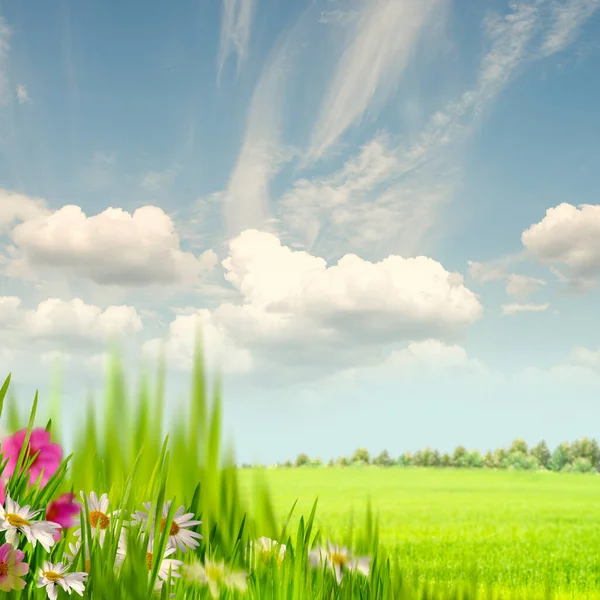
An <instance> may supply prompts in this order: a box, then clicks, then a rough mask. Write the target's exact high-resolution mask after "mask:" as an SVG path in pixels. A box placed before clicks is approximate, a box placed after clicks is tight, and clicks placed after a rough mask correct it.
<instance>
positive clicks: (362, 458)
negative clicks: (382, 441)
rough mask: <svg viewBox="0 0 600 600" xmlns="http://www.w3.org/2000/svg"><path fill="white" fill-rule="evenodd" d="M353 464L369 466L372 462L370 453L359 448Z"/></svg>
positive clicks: (353, 457)
mask: <svg viewBox="0 0 600 600" xmlns="http://www.w3.org/2000/svg"><path fill="white" fill-rule="evenodd" d="M352 462H363V463H366V464H367V465H368V464H369V463H370V462H371V457H370V456H369V451H368V450H367V449H366V448H358V449H357V450H356V451H355V452H354V455H353V456H352Z"/></svg>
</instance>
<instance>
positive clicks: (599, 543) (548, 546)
mask: <svg viewBox="0 0 600 600" xmlns="http://www.w3.org/2000/svg"><path fill="white" fill-rule="evenodd" d="M201 349H202V341H201V337H200V336H198V338H197V344H196V354H195V359H194V367H193V373H192V391H191V395H190V400H189V404H188V406H187V409H186V410H181V409H178V410H180V413H179V414H178V415H176V418H175V419H174V420H173V422H172V423H171V424H170V426H169V428H168V429H169V435H168V438H167V439H165V438H164V434H165V432H166V430H167V427H166V419H165V411H166V410H168V408H169V405H168V402H166V400H165V367H164V354H161V357H160V360H159V365H158V368H157V369H156V371H155V373H154V374H153V377H152V378H151V377H149V376H148V375H147V374H146V375H145V376H144V377H143V378H142V381H141V385H140V389H139V392H138V394H137V398H136V400H135V401H134V402H130V401H129V398H128V397H127V393H126V387H125V374H124V373H123V371H122V367H121V365H120V361H119V358H118V353H117V352H116V347H113V353H112V357H111V361H110V365H109V368H108V372H107V386H106V390H105V398H104V402H103V403H102V404H103V410H101V411H100V410H98V405H97V404H96V403H95V402H94V399H93V398H89V399H88V409H87V415H86V419H85V422H84V423H82V426H81V428H80V430H79V431H78V432H77V435H76V437H75V443H74V454H73V457H72V459H71V461H70V465H69V470H68V471H67V474H66V476H65V477H64V478H63V479H62V481H60V485H59V488H58V490H56V493H60V492H62V491H70V490H72V489H73V490H75V491H76V492H78V491H79V490H83V491H84V492H86V493H89V492H91V491H92V490H94V491H96V492H98V494H101V493H103V492H107V493H108V494H109V498H110V500H111V510H114V509H115V508H118V507H123V508H127V509H128V510H131V511H133V510H135V509H139V508H140V507H141V504H142V502H145V501H153V502H155V503H156V504H157V505H159V506H160V505H162V500H163V499H173V500H174V502H173V505H178V504H184V505H185V506H186V507H187V508H189V510H190V511H192V512H194V513H195V514H196V515H198V517H199V518H200V519H201V520H202V521H203V524H202V525H201V526H200V528H199V529H198V530H199V531H200V533H202V535H203V536H204V539H203V540H202V542H201V544H200V547H199V548H198V549H197V552H196V554H197V557H198V558H200V559H202V560H203V559H204V558H206V556H207V555H210V556H211V557H216V558H220V557H223V558H225V559H226V560H228V561H229V560H230V559H232V563H233V565H234V566H238V567H240V568H245V567H246V566H247V565H245V563H244V561H243V558H242V555H243V552H242V550H243V547H245V546H246V544H247V542H248V541H249V540H251V539H256V538H258V537H259V536H266V537H270V538H274V539H279V540H280V541H282V542H283V543H286V544H287V545H288V554H287V557H288V558H286V561H284V568H282V570H281V572H279V571H277V570H275V572H274V575H275V581H274V583H273V584H270V583H269V582H268V580H267V579H266V575H265V574H264V573H262V574H261V573H258V574H254V575H253V576H252V577H251V578H250V580H249V596H250V597H253V598H273V599H276V598H285V599H286V600H296V599H297V600H305V599H307V598H335V599H338V598H340V599H341V598H348V599H351V598H382V599H386V600H387V599H388V598H406V599H407V600H408V599H413V598H414V599H415V600H417V599H420V600H424V599H425V598H431V599H433V598H436V599H441V598H445V599H448V600H450V599H456V600H458V599H459V598H461V599H462V600H469V599H470V598H474V597H475V591H476V590H477V589H478V586H483V587H482V588H481V589H482V590H483V589H484V588H485V587H486V586H487V587H489V586H491V585H494V586H495V589H496V591H494V592H487V593H486V594H485V597H489V598H495V599H497V600H500V599H501V598H515V599H516V598H527V599H528V600H532V599H534V598H546V597H548V590H549V588H551V589H552V592H553V597H554V598H557V599H561V600H567V599H569V600H575V599H580V598H590V599H592V598H600V593H598V592H597V590H599V589H600V585H599V584H600V574H599V567H598V559H597V556H598V550H599V549H600V533H599V532H600V529H599V528H598V525H599V524H600V518H599V517H598V516H597V515H598V511H597V506H598V502H597V500H598V498H599V496H600V488H599V483H600V482H599V481H598V479H597V478H592V477H577V476H569V475H564V474H556V475H555V474H538V473H533V474H532V473H505V472H498V473H495V472H483V471H477V472H469V471H452V470H444V471H442V470H433V469H423V470H419V469H394V468H391V469H363V470H361V469H346V470H341V469H335V468H328V469H326V468H321V469H294V470H286V469H282V470H273V471H271V470H269V471H266V470H260V471H255V472H252V471H238V470H237V469H236V468H235V466H234V457H233V451H232V449H231V448H227V449H225V450H223V448H222V440H221V395H220V389H221V387H220V381H219V380H218V379H217V381H216V383H215V385H214V388H213V390H212V393H210V394H209V391H208V390H207V385H206V376H205V372H204V367H203V357H202V352H201ZM59 388H60V385H59V384H58V383H56V385H55V388H54V392H53V394H52V397H51V409H50V410H51V415H52V424H51V426H52V431H53V433H54V436H55V437H56V433H57V431H59V430H60V415H61V406H60V393H59ZM7 413H8V419H7V420H8V429H9V430H10V431H16V430H18V429H21V428H23V427H25V426H26V423H24V422H22V421H21V419H20V417H19V411H18V410H17V403H16V399H15V398H14V397H13V396H9V397H8V402H7ZM42 426H46V423H43V424H42ZM59 479H60V478H57V482H58V481H59ZM316 496H318V497H319V503H318V510H317V506H316V503H315V497H316ZM297 498H298V499H299V502H298V505H297V506H296V507H295V512H294V515H293V516H291V517H290V508H292V506H293V504H294V501H295V500H296V499H297ZM368 500H372V501H373V508H374V510H375V511H376V512H377V513H378V515H379V519H377V518H375V516H374V515H373V513H371V511H370V510H369V509H368V504H367V501H368ZM365 505H367V511H366V513H365ZM173 508H174V507H173ZM353 508H354V509H356V510H357V511H359V513H360V514H359V516H358V517H356V514H355V513H353V511H352V509H353ZM309 513H310V516H309V517H308V519H307V518H306V515H308V514H309ZM302 515H303V516H302ZM286 517H287V518H288V519H290V525H289V528H286V527H285V525H284V521H285V520H286ZM313 518H314V524H313ZM379 526H381V529H380V528H379ZM319 533H321V534H322V535H321V537H320V539H321V542H322V543H325V542H326V541H327V539H328V538H331V539H332V541H334V542H341V543H342V544H345V545H348V546H350V547H352V548H353V550H354V551H355V552H356V553H359V554H369V555H371V556H375V560H374V563H373V569H372V574H371V577H370V578H369V580H368V581H367V580H364V581H363V580H361V578H360V576H359V577H357V578H352V577H351V578H345V579H344V580H343V582H342V585H341V586H339V587H337V588H334V587H333V584H332V583H331V581H329V580H327V581H326V580H325V579H324V578H323V573H322V572H321V573H319V571H318V570H317V572H314V571H312V572H311V573H310V576H309V572H308V571H306V569H305V568H304V567H303V561H298V560H296V561H294V556H304V557H305V556H306V553H307V552H308V550H309V548H311V547H312V546H313V544H314V541H315V539H316V538H317V536H318V534H319ZM380 541H381V543H382V547H383V548H384V549H385V550H388V551H389V554H388V555H389V558H390V561H388V560H386V554H387V553H384V554H381V553H378V548H379V542H380ZM114 551H115V547H114V546H111V545H110V544H108V545H106V547H105V548H104V549H103V550H102V556H103V557H104V558H103V559H102V560H98V559H97V558H95V559H94V560H92V563H93V565H95V566H93V570H92V574H93V573H94V572H95V573H96V574H97V575H98V576H99V577H97V578H93V577H92V575H91V576H90V580H92V579H94V580H95V583H94V584H91V586H90V590H92V591H93V593H92V594H91V595H90V596H89V597H92V598H116V597H123V598H125V597H127V598H130V597H131V598H133V597H136V598H137V597H140V598H141V597H145V596H144V594H145V593H146V591H147V590H146V584H145V582H143V585H141V584H140V583H139V582H138V583H135V584H134V583H133V581H134V580H133V579H131V582H130V583H128V584H127V586H129V587H127V586H125V587H124V583H123V581H119V580H118V579H116V578H115V575H114V573H113V572H112V570H111V566H110V565H111V564H112V560H113V559H114ZM144 552H145V549H144V548H143V547H142V546H140V548H139V553H140V557H141V558H140V564H141V566H142V568H143V564H142V563H143V553H144ZM111 555H112V558H110V556H111ZM109 558H110V560H109ZM286 565H287V566H286ZM134 571H135V569H134V570H133V571H132V573H133V572H134ZM131 577H133V574H132V575H131ZM459 584H461V585H462V586H466V588H465V589H466V591H463V592H460V591H457V589H458V588H459V587H460V585H459ZM432 585H433V586H434V588H431V589H427V586H432ZM136 586H137V587H136ZM423 586H425V588H424V587H423ZM133 588H135V589H137V590H138V591H136V592H134V590H133ZM138 588H139V589H138ZM176 589H177V590H179V591H181V589H180V587H179V584H178V588H176ZM205 592H206V590H205V591H202V592H197V593H193V594H192V593H189V592H185V594H184V595H182V594H183V592H182V593H178V597H185V598H204V597H208V596H207V595H206V593H205ZM125 594H126V595H125ZM38 596H39V597H40V598H41V597H43V596H40V595H39V594H37V595H32V596H28V597H31V598H34V597H36V598H37V597H38ZM225 597H229V596H228V595H226V594H225V595H223V598H225ZM231 597H233V596H231ZM480 597H482V596H481V595H480Z"/></svg>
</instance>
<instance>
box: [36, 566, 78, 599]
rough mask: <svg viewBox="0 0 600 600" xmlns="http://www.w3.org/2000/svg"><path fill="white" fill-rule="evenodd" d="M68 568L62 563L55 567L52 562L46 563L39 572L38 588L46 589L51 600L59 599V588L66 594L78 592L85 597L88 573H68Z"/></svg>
mask: <svg viewBox="0 0 600 600" xmlns="http://www.w3.org/2000/svg"><path fill="white" fill-rule="evenodd" d="M67 568H68V567H67V566H66V565H64V564H63V563H62V562H59V563H56V564H55V565H53V564H52V563H51V562H47V561H46V562H44V564H43V565H42V568H41V569H40V571H39V576H38V582H37V586H38V587H39V588H40V587H44V586H45V587H46V593H47V594H48V598H49V599H50V600H56V598H57V597H58V586H60V587H61V588H62V589H63V590H65V592H68V593H69V594H71V591H72V590H73V591H75V592H77V593H78V594H79V595H80V596H83V592H84V590H85V585H84V581H86V579H87V573H80V572H78V573H67V572H66V571H67Z"/></svg>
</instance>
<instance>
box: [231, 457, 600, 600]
mask: <svg viewBox="0 0 600 600" xmlns="http://www.w3.org/2000/svg"><path fill="white" fill-rule="evenodd" d="M256 476H257V472H256V471H252V470H248V471H241V472H240V481H241V484H242V487H243V489H248V490H250V489H252V487H253V485H254V483H253V482H254V481H255V479H256ZM260 477H261V478H264V479H265V481H266V482H267V483H268V486H269V488H270V494H271V498H272V500H273V504H274V507H275V511H276V514H277V516H278V518H282V516H283V515H284V514H286V512H287V510H288V509H289V506H290V505H291V504H292V503H293V502H294V501H295V500H296V498H298V505H297V510H298V512H299V513H304V514H307V513H308V511H309V510H310V507H311V505H312V503H313V501H314V497H315V495H317V494H318V497H319V504H318V510H317V513H316V518H315V525H316V526H317V527H318V528H319V529H321V530H326V531H330V532H332V533H333V534H334V537H337V536H339V535H340V534H341V535H345V534H346V532H347V530H348V522H349V519H350V518H351V517H352V513H354V525H353V530H354V531H355V532H356V533H360V532H361V530H362V524H361V523H360V516H361V515H362V514H363V513H364V507H365V505H366V503H367V501H368V499H369V498H370V499H371V502H372V507H373V510H374V512H376V513H377V514H378V515H379V525H380V531H379V539H380V541H381V544H382V547H383V548H384V549H385V550H387V551H388V552H389V553H390V554H391V555H393V556H396V557H397V558H398V559H399V564H400V567H401V570H402V573H403V574H404V575H406V576H407V577H408V578H409V579H411V580H414V579H416V580H419V581H422V582H441V583H450V584H452V583H458V582H468V581H473V580H474V578H476V580H477V581H478V582H479V583H480V584H483V585H487V586H493V587H495V588H496V589H497V590H499V591H500V590H503V591H511V592H522V593H523V596H524V597H528V596H529V594H530V593H532V594H536V595H537V594H538V593H543V592H544V590H545V589H547V588H548V587H549V588H550V589H551V590H552V592H553V596H554V597H556V598H565V599H566V598H573V599H575V598H582V599H583V598H594V597H600V477H598V476H594V475H580V474H570V473H550V472H545V471H534V472H518V471H512V472H511V471H487V470H482V469H477V470H462V469H461V470H459V469H456V470H454V469H431V468H428V469H425V468H402V467H392V468H381V467H359V468H337V467H336V468H326V467H320V468H310V467H308V468H290V469H284V468H282V469H261V470H260ZM250 497H251V496H250ZM357 521H358V522H357Z"/></svg>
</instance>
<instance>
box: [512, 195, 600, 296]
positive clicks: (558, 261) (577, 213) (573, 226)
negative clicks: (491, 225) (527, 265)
mask: <svg viewBox="0 0 600 600" xmlns="http://www.w3.org/2000/svg"><path fill="white" fill-rule="evenodd" d="M521 241H522V243H523V246H524V247H525V248H526V250H527V252H528V253H529V254H530V255H531V256H533V257H534V258H536V259H537V260H538V261H540V262H541V263H542V264H544V265H547V266H549V267H550V268H551V269H552V271H553V272H554V273H555V274H556V275H557V276H558V277H559V279H561V280H563V281H565V282H567V283H568V284H570V285H571V287H574V288H577V287H580V288H588V287H591V286H592V285H595V284H597V282H598V276H599V275H600V205H592V204H582V205H580V206H578V207H575V206H573V205H571V204H568V203H562V204H559V205H558V206H556V207H554V208H549V209H548V210H547V211H546V215H545V217H544V218H543V219H542V220H541V221H540V222H539V223H535V224H533V225H532V226H531V227H529V229H527V230H525V231H524V232H523V234H522V235H521Z"/></svg>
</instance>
